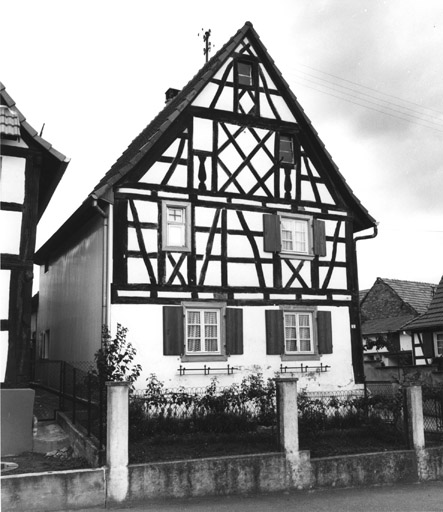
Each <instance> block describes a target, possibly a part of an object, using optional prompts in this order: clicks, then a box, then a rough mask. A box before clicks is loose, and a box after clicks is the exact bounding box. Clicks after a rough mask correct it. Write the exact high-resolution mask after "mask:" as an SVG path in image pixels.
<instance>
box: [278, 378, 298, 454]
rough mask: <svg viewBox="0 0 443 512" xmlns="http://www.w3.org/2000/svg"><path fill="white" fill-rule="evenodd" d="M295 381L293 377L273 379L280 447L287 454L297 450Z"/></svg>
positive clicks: (294, 452)
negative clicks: (275, 390)
mask: <svg viewBox="0 0 443 512" xmlns="http://www.w3.org/2000/svg"><path fill="white" fill-rule="evenodd" d="M297 381H298V379H297V378H295V377H278V378H276V379H275V383H276V386H277V412H278V428H279V443H280V449H281V450H283V451H284V452H285V453H286V454H288V455H291V454H297V453H298V451H299V443H298V406H297Z"/></svg>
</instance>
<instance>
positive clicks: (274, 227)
mask: <svg viewBox="0 0 443 512" xmlns="http://www.w3.org/2000/svg"><path fill="white" fill-rule="evenodd" d="M263 240H264V251H265V252H276V253H279V254H280V255H281V256H283V257H288V258H291V257H292V258H295V259H312V258H313V257H314V256H326V233H325V223H324V221H321V220H318V219H313V218H312V217H309V216H306V215H297V214H289V213H285V214H273V215H264V216H263Z"/></svg>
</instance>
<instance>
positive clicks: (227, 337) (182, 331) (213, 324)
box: [163, 302, 243, 361]
mask: <svg viewBox="0 0 443 512" xmlns="http://www.w3.org/2000/svg"><path fill="white" fill-rule="evenodd" d="M163 353H164V355H180V356H182V360H184V361H192V360H195V361H198V360H200V361H203V360H204V361H211V360H220V359H223V360H225V359H226V358H227V357H228V356H230V355H235V354H243V311H242V309H240V308H227V307H226V305H225V304H222V303H209V302H208V303H204V302H195V303H193V302H186V303H183V304H182V305H181V306H164V307H163Z"/></svg>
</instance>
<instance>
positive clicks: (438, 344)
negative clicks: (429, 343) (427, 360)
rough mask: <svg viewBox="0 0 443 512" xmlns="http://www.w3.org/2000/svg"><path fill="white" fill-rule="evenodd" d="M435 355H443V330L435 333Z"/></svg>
mask: <svg viewBox="0 0 443 512" xmlns="http://www.w3.org/2000/svg"><path fill="white" fill-rule="evenodd" d="M435 355H436V356H443V332H436V333H435Z"/></svg>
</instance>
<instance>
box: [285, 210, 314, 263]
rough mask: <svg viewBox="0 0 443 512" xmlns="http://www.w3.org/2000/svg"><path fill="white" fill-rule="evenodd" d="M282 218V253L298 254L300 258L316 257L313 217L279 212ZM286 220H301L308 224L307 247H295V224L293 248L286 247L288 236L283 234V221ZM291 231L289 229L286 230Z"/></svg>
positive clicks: (288, 255) (286, 254)
mask: <svg viewBox="0 0 443 512" xmlns="http://www.w3.org/2000/svg"><path fill="white" fill-rule="evenodd" d="M279 218H280V237H281V252H280V254H281V255H282V256H287V257H291V256H297V257H298V258H300V259H312V258H313V257H314V251H313V246H312V244H313V233H312V229H313V226H312V217H306V216H304V215H294V214H290V213H281V214H279ZM284 220H288V221H289V222H292V223H294V224H295V223H296V222H301V223H303V224H304V225H305V226H306V229H305V231H304V233H305V237H306V238H305V249H304V250H296V249H295V243H296V240H295V238H296V230H295V226H294V229H293V230H292V231H291V235H292V242H293V248H292V249H287V248H285V247H284V242H285V241H287V237H285V236H284V234H283V222H284ZM286 231H289V230H286Z"/></svg>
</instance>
